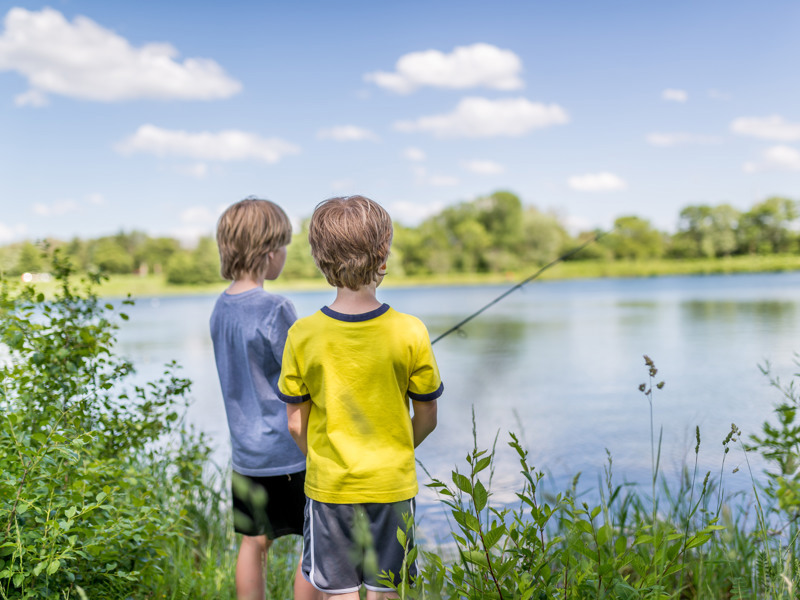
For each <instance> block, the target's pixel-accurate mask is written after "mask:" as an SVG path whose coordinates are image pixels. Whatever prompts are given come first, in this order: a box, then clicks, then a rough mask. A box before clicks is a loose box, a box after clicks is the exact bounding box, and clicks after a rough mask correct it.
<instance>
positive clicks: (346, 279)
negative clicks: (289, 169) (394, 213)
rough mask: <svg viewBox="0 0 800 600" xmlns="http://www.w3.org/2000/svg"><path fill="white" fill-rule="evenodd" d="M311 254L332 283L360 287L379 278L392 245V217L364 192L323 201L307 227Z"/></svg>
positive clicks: (351, 287)
mask: <svg viewBox="0 0 800 600" xmlns="http://www.w3.org/2000/svg"><path fill="white" fill-rule="evenodd" d="M308 242H309V244H310V245H311V256H313V257H314V262H315V263H316V264H317V268H319V270H320V271H322V274H323V275H325V279H327V280H328V283H329V284H331V285H332V286H335V287H339V288H345V287H346V288H350V289H351V290H358V289H359V288H360V287H363V286H365V285H369V284H370V283H372V282H373V281H376V280H377V278H378V271H379V269H380V268H381V266H383V265H384V264H385V263H386V259H387V258H388V257H389V247H390V246H391V245H392V219H391V218H390V217H389V213H387V212H386V211H385V210H384V209H383V207H382V206H381V205H380V204H378V203H377V202H375V201H373V200H370V199H369V198H365V197H364V196H347V197H339V198H330V199H328V200H324V201H323V202H320V203H319V204H318V205H317V207H316V208H315V209H314V214H313V215H312V216H311V223H310V225H309V228H308Z"/></svg>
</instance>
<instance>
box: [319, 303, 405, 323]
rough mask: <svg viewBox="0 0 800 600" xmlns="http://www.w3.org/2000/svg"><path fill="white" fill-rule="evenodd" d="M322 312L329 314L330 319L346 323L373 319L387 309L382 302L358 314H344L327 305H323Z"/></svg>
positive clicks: (386, 305)
mask: <svg viewBox="0 0 800 600" xmlns="http://www.w3.org/2000/svg"><path fill="white" fill-rule="evenodd" d="M320 310H321V311H322V313H323V314H325V315H327V316H329V317H330V318H331V319H336V320H337V321H346V322H348V323H358V322H360V321H369V320H370V319H374V318H376V317H380V316H381V315H382V314H383V313H385V312H386V311H387V310H389V305H388V304H382V305H381V306H379V307H378V308H376V309H375V310H371V311H369V312H365V313H361V314H359V315H346V314H344V313H340V312H336V311H335V310H331V309H330V308H328V307H327V306H323V307H322V308H321V309H320Z"/></svg>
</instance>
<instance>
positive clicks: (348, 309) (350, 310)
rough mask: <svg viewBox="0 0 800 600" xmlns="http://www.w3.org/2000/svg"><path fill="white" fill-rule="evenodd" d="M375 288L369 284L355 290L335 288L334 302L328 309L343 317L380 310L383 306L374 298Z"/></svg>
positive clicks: (375, 285) (372, 284) (375, 286)
mask: <svg viewBox="0 0 800 600" xmlns="http://www.w3.org/2000/svg"><path fill="white" fill-rule="evenodd" d="M377 287H378V286H377V284H376V283H371V284H369V285H365V286H363V287H360V288H358V289H357V290H351V289H350V288H336V300H334V301H333V302H331V304H330V305H329V307H328V308H330V309H331V310H335V311H336V312H338V313H342V314H343V315H361V314H364V313H368V312H370V311H371V310H375V309H376V308H380V307H381V306H383V304H382V303H381V302H380V301H379V300H378V298H377V297H376V290H377Z"/></svg>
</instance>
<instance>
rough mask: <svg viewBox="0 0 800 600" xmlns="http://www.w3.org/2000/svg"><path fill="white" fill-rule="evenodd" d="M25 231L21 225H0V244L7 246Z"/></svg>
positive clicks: (25, 228)
mask: <svg viewBox="0 0 800 600" xmlns="http://www.w3.org/2000/svg"><path fill="white" fill-rule="evenodd" d="M27 230H28V229H27V227H25V226H24V225H21V224H17V225H6V224H5V223H0V244H7V243H9V242H13V241H14V240H17V239H20V238H21V237H22V236H24V235H25V233H26V232H27Z"/></svg>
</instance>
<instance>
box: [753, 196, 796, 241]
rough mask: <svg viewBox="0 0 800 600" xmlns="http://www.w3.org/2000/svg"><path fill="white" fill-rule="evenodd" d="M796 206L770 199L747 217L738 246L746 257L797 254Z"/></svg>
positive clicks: (786, 199) (788, 200)
mask: <svg viewBox="0 0 800 600" xmlns="http://www.w3.org/2000/svg"><path fill="white" fill-rule="evenodd" d="M797 218H798V211H797V202H796V201H794V200H790V199H788V198H780V197H772V198H767V199H766V200H764V201H763V202H760V203H758V204H756V205H755V206H753V208H752V209H750V210H749V211H748V212H746V213H744V214H743V215H742V216H741V219H740V220H739V229H738V238H739V239H738V242H739V247H740V248H741V251H742V252H744V253H747V254H770V253H773V252H796V251H797V244H798V241H797V235H796V234H795V233H794V232H793V231H792V225H793V224H795V223H796V222H797Z"/></svg>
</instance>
